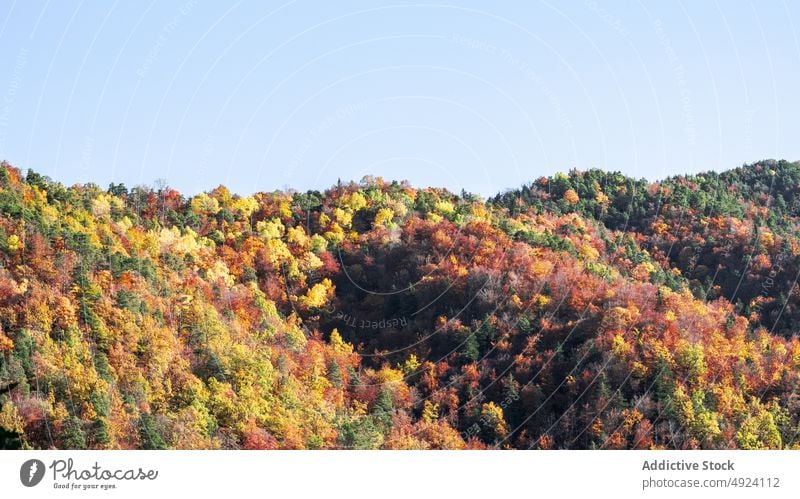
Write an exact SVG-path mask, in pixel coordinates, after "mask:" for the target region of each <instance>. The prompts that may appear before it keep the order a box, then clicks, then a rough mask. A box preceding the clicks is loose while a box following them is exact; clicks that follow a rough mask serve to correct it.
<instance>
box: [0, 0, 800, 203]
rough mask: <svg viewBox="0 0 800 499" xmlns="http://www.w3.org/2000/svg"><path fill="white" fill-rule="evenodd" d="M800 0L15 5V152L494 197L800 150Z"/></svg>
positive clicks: (10, 67) (205, 182) (139, 167)
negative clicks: (406, 183)
mask: <svg viewBox="0 0 800 499" xmlns="http://www.w3.org/2000/svg"><path fill="white" fill-rule="evenodd" d="M798 30H800V3H797V2H792V3H789V2H783V1H780V0H776V1H769V2H756V1H753V2H744V1H702V2H690V1H685V0H684V1H682V2H655V1H653V2H637V1H627V2H604V1H600V0H597V1H595V0H588V1H575V2H569V3H567V2H555V1H552V2H537V1H534V0H531V1H518V2H483V1H465V2H454V3H437V4H434V3H425V2H406V1H402V0H394V1H391V2H383V1H374V0H370V1H309V0H298V1H293V2H292V1H290V2H286V3H282V2H255V1H252V2H250V1H248V2H245V1H242V2H238V3H234V2H210V1H207V0H188V1H186V0H184V1H172V2H170V1H164V2H161V1H159V2H152V3H149V2H148V1H118V2H113V1H111V0H103V1H99V0H93V1H84V2H72V1H60V0H58V1H56V0H53V1H49V2H47V1H33V0H18V1H13V0H1V1H0V61H2V71H0V158H5V159H7V160H8V161H10V162H11V163H12V164H14V165H16V166H18V167H20V168H23V169H24V168H33V169H34V170H36V171H39V172H41V173H43V174H46V175H49V176H51V177H53V178H54V179H56V180H59V181H62V182H64V183H65V184H72V183H75V182H89V181H92V182H95V183H97V184H99V185H101V186H103V187H105V186H107V185H108V183H109V182H124V183H125V184H127V185H129V186H132V185H136V184H140V183H147V184H152V183H153V181H154V180H155V179H158V178H164V179H166V180H167V181H168V183H169V184H170V185H172V186H174V187H176V188H178V189H179V190H181V191H183V192H186V193H189V194H191V193H196V192H198V191H201V190H207V189H210V188H213V187H215V186H216V185H218V184H220V183H224V184H226V185H228V186H229V187H230V188H231V190H233V191H235V192H239V193H243V194H245V193H251V192H253V191H256V190H273V189H276V188H283V187H286V186H290V187H293V188H297V189H301V190H304V189H308V188H315V189H323V188H327V187H330V186H331V185H332V184H334V183H335V182H336V180H337V178H342V179H343V180H350V179H354V180H358V179H360V178H361V177H363V176H364V175H367V174H372V175H380V176H383V177H384V178H387V179H398V180H401V179H408V180H410V181H411V182H412V184H414V185H416V186H427V185H434V186H445V187H448V188H450V189H453V190H456V191H458V190H460V189H461V188H464V189H466V190H468V191H472V192H477V193H481V194H483V195H490V194H493V193H495V192H497V191H500V190H503V189H505V188H509V187H515V186H518V185H520V184H521V183H523V182H526V181H528V180H531V179H534V178H536V177H538V176H540V175H547V174H551V173H553V172H555V171H559V170H561V171H565V170H568V169H570V168H578V169H587V168H591V167H599V168H603V169H609V170H621V171H623V172H625V173H627V174H630V175H634V176H643V177H647V178H650V179H655V178H660V177H663V176H665V175H670V174H675V173H687V172H696V171H701V170H709V169H717V170H720V169H727V168H731V167H735V166H739V165H741V164H742V163H744V162H751V161H755V160H759V159H763V158H784V159H789V160H797V159H800V91H798V89H799V88H800V85H799V83H800V42H799V41H798V39H800V34H799V33H798Z"/></svg>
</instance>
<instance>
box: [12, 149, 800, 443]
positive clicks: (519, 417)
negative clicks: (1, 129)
mask: <svg viewBox="0 0 800 499" xmlns="http://www.w3.org/2000/svg"><path fill="white" fill-rule="evenodd" d="M798 277H800V163H791V162H787V161H775V160H765V161H762V162H759V163H756V164H751V165H744V166H742V167H740V168H735V169H731V170H728V171H724V172H721V173H717V172H705V173H702V174H694V175H685V176H676V177H670V178H667V179H664V180H660V181H648V180H644V179H636V178H631V177H628V176H625V175H622V174H620V173H612V172H604V171H601V170H588V171H575V170H573V171H570V172H568V173H566V174H556V175H554V176H552V177H542V178H539V179H538V180H534V181H533V182H531V183H529V184H526V185H523V186H522V187H521V188H519V189H515V190H510V191H507V192H503V193H500V194H498V195H496V196H494V197H492V198H490V199H482V198H481V197H479V196H476V195H472V194H469V193H467V192H461V193H460V194H456V193H451V192H448V191H446V190H443V189H439V188H424V187H419V186H412V185H410V184H409V183H407V182H399V181H389V180H383V179H381V178H373V177H365V178H364V179H362V180H361V181H359V182H344V181H340V182H339V183H338V184H337V185H334V186H331V187H330V188H329V189H327V190H325V191H324V192H317V191H308V192H296V191H291V190H283V191H275V192H260V193H256V194H254V195H252V196H240V195H237V194H236V193H232V192H230V191H229V190H228V189H227V188H225V187H224V186H219V187H217V188H216V189H214V190H212V191H210V192H206V193H201V194H198V195H194V196H187V195H183V194H181V193H180V192H177V191H176V190H174V189H172V188H170V187H169V186H168V185H167V184H166V183H164V182H160V183H158V185H155V186H150V187H147V186H138V187H127V186H125V185H121V184H111V185H110V186H108V187H107V188H103V187H100V186H97V185H94V184H85V185H74V186H71V187H68V186H64V185H62V184H61V183H59V182H58V181H57V180H56V179H50V178H47V177H45V176H42V175H40V174H37V173H36V172H34V171H32V170H27V169H18V168H15V167H13V166H11V165H9V164H7V163H2V164H0V448H3V449H19V448H23V449H31V448H33V449H47V448H58V449H84V448H86V449H487V450H488V449H733V448H736V449H781V448H800V394H798V393H797V389H798V387H799V386H800V339H798V337H797V333H798V332H800V294H799V293H798V291H797V281H798Z"/></svg>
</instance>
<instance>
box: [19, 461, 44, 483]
mask: <svg viewBox="0 0 800 499" xmlns="http://www.w3.org/2000/svg"><path fill="white" fill-rule="evenodd" d="M42 478H44V463H43V462H41V461H39V460H38V459H28V460H27V461H25V462H24V463H22V466H21V467H20V469H19V480H20V481H21V482H22V485H24V486H26V487H35V486H37V485H39V482H41V481H42Z"/></svg>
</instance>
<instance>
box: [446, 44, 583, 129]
mask: <svg viewBox="0 0 800 499" xmlns="http://www.w3.org/2000/svg"><path fill="white" fill-rule="evenodd" d="M450 40H451V41H452V42H453V43H455V44H456V45H460V46H462V47H467V48H470V49H472V50H477V51H479V52H483V53H484V54H488V55H491V56H494V57H497V58H499V59H500V60H502V61H503V62H505V63H507V64H508V65H510V66H512V67H513V68H514V69H516V70H517V71H519V72H520V73H522V74H523V75H524V76H525V78H527V79H528V80H529V81H530V82H531V83H533V84H534V85H535V86H536V88H537V89H538V90H539V92H541V93H542V95H544V97H545V99H547V101H548V102H549V103H550V105H551V106H552V108H553V112H554V113H555V115H556V119H557V121H558V123H559V124H560V125H561V128H563V129H564V130H570V129H571V128H572V122H571V121H570V119H569V117H568V116H567V113H566V112H565V111H564V106H563V105H561V101H560V100H559V99H558V96H557V95H556V94H555V92H553V90H552V89H551V88H550V86H548V85H547V83H546V82H545V81H544V80H543V79H542V77H541V76H539V74H538V73H537V72H536V71H535V70H534V69H533V68H532V67H531V66H530V65H528V63H527V62H525V61H523V60H522V59H521V58H519V57H518V56H517V55H515V54H513V53H512V52H510V51H509V50H507V49H504V48H501V47H498V46H497V45H493V44H491V43H489V42H486V41H484V40H476V39H474V38H470V37H467V36H464V35H460V34H458V33H453V34H452V35H451V36H450Z"/></svg>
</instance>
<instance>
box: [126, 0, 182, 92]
mask: <svg viewBox="0 0 800 499" xmlns="http://www.w3.org/2000/svg"><path fill="white" fill-rule="evenodd" d="M195 6H197V0H189V1H188V2H186V3H184V4H183V5H182V6H181V8H180V10H179V11H178V14H176V15H175V16H174V17H173V18H172V19H171V20H170V21H169V22H168V23H167V24H165V25H164V27H162V28H161V31H160V32H159V33H158V38H156V42H155V43H154V44H153V46H152V47H151V48H150V50H149V51H148V52H147V57H145V59H144V62H143V63H142V65H141V66H139V69H137V70H136V75H137V76H139V78H144V77H145V76H147V73H149V72H150V69H151V68H152V67H153V64H155V62H156V61H158V56H159V54H161V51H162V50H163V49H164V46H165V45H166V44H167V41H168V40H169V37H170V36H171V35H172V33H174V32H175V30H176V29H178V27H179V26H180V25H181V23H183V18H184V17H186V16H187V15H189V13H190V12H191V11H192V9H194V8H195Z"/></svg>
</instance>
